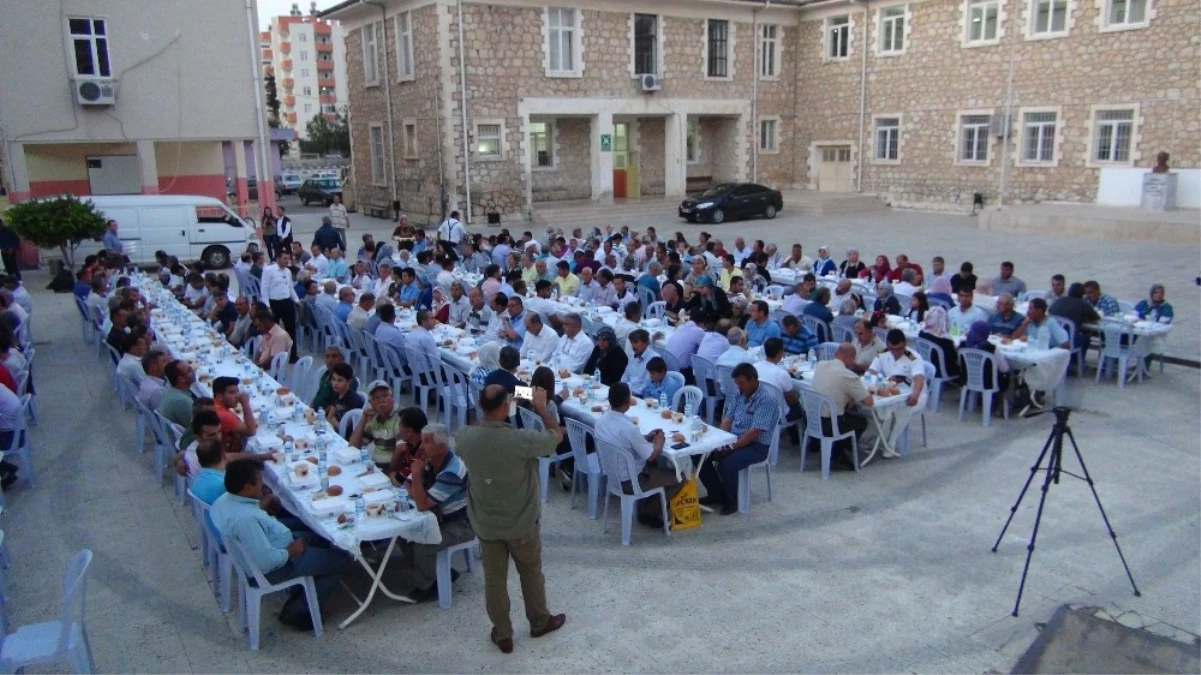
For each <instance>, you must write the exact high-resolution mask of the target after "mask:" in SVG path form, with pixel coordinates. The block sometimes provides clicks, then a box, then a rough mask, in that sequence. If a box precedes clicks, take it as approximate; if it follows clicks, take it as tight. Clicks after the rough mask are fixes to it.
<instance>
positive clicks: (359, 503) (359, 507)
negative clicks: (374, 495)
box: [354, 495, 367, 520]
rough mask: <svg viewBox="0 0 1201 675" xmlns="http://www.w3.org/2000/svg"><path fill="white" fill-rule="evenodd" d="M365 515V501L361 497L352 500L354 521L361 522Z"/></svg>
mask: <svg viewBox="0 0 1201 675" xmlns="http://www.w3.org/2000/svg"><path fill="white" fill-rule="evenodd" d="M365 515H367V500H366V499H363V496H362V495H359V497H358V498H356V499H355V500H354V517H355V520H361V519H362V518H363V516H365Z"/></svg>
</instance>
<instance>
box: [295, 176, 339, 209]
mask: <svg viewBox="0 0 1201 675" xmlns="http://www.w3.org/2000/svg"><path fill="white" fill-rule="evenodd" d="M296 195H297V196H298V197H300V203H301V204H304V205H305V206H308V205H309V203H310V202H316V203H318V204H324V205H326V206H329V205H330V204H332V203H333V201H334V195H337V196H339V197H341V196H342V183H341V182H339V181H338V180H337V179H336V178H310V179H308V180H306V181H305V182H303V183H301V184H300V189H299V190H297V191H296Z"/></svg>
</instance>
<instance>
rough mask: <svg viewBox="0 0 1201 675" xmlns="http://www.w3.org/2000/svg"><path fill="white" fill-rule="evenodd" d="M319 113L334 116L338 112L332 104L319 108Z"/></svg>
mask: <svg viewBox="0 0 1201 675" xmlns="http://www.w3.org/2000/svg"><path fill="white" fill-rule="evenodd" d="M321 112H323V113H328V114H330V115H333V114H336V113H337V112H338V110H337V108H335V107H334V104H332V103H326V104H325V105H323V106H321Z"/></svg>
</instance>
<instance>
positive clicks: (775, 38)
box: [758, 23, 784, 80]
mask: <svg viewBox="0 0 1201 675" xmlns="http://www.w3.org/2000/svg"><path fill="white" fill-rule="evenodd" d="M769 33H770V36H769ZM783 39H784V26H782V25H780V24H778V23H762V24H759V66H758V67H759V79H761V80H778V79H780V70H781V64H780V56H781V54H782V52H781V50H780V43H781V42H782V41H783ZM768 66H770V68H769V67H768Z"/></svg>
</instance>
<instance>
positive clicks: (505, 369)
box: [484, 345, 521, 393]
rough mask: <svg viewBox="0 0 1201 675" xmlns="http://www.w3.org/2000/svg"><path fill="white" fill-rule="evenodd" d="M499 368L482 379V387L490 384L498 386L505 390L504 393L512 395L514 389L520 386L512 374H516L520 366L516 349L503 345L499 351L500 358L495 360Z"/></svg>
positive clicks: (519, 358)
mask: <svg viewBox="0 0 1201 675" xmlns="http://www.w3.org/2000/svg"><path fill="white" fill-rule="evenodd" d="M497 362H498V363H499V364H500V367H499V368H497V369H496V370H494V371H492V372H491V373H488V376H487V377H486V378H484V386H485V387H487V386H488V385H490V384H499V385H501V386H502V387H504V388H505V391H508V392H509V393H513V390H514V388H515V387H517V386H518V385H519V384H521V380H519V379H517V376H516V375H514V373H516V372H517V368H518V366H520V365H521V354H520V353H519V352H518V351H517V349H516V348H514V347H510V346H509V345H505V346H504V347H501V349H500V356H499V357H498V358H497Z"/></svg>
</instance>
